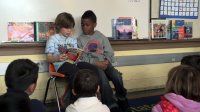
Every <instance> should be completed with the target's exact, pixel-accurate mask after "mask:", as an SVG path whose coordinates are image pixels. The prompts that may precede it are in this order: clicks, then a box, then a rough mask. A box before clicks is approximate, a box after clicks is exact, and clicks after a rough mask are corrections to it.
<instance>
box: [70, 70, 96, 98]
mask: <svg viewBox="0 0 200 112" xmlns="http://www.w3.org/2000/svg"><path fill="white" fill-rule="evenodd" d="M98 85H99V81H98V77H97V75H96V74H95V72H93V71H92V70H88V69H80V70H78V71H77V73H76V75H75V78H74V84H73V89H74V92H75V93H76V95H77V96H78V97H91V96H95V94H96V91H97V88H98Z"/></svg>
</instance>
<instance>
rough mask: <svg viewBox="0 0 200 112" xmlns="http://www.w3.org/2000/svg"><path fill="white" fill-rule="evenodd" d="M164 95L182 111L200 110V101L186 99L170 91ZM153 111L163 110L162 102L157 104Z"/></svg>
mask: <svg viewBox="0 0 200 112" xmlns="http://www.w3.org/2000/svg"><path fill="white" fill-rule="evenodd" d="M164 97H165V98H166V99H167V100H168V101H169V102H171V103H172V104H173V105H174V106H175V107H176V108H178V109H179V110H180V112H200V102H196V101H193V100H189V99H186V98H184V97H183V96H181V95H176V94H174V93H168V94H166V95H164ZM152 112H163V111H162V108H161V106H160V104H157V105H155V106H154V107H153V109H152Z"/></svg>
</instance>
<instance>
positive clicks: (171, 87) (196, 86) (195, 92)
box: [166, 65, 200, 102]
mask: <svg viewBox="0 0 200 112" xmlns="http://www.w3.org/2000/svg"><path fill="white" fill-rule="evenodd" d="M166 92H167V93H175V94H178V95H182V96H183V97H185V98H187V99H191V100H194V101H198V102H199V101H200V72H199V71H198V70H197V69H195V68H193V67H191V66H187V65H179V66H177V67H174V68H172V69H171V70H170V71H169V73H168V80H167V83H166Z"/></svg>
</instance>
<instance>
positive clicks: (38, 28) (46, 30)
mask: <svg viewBox="0 0 200 112" xmlns="http://www.w3.org/2000/svg"><path fill="white" fill-rule="evenodd" d="M53 34H55V27H54V23H53V22H35V41H39V42H45V41H46V40H48V38H49V37H50V36H52V35H53Z"/></svg>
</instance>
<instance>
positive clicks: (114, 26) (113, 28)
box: [111, 19, 118, 40]
mask: <svg viewBox="0 0 200 112" xmlns="http://www.w3.org/2000/svg"><path fill="white" fill-rule="evenodd" d="M116 24H117V19H112V20H111V25H112V39H114V40H116V39H117V37H118V33H117V29H116Z"/></svg>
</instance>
